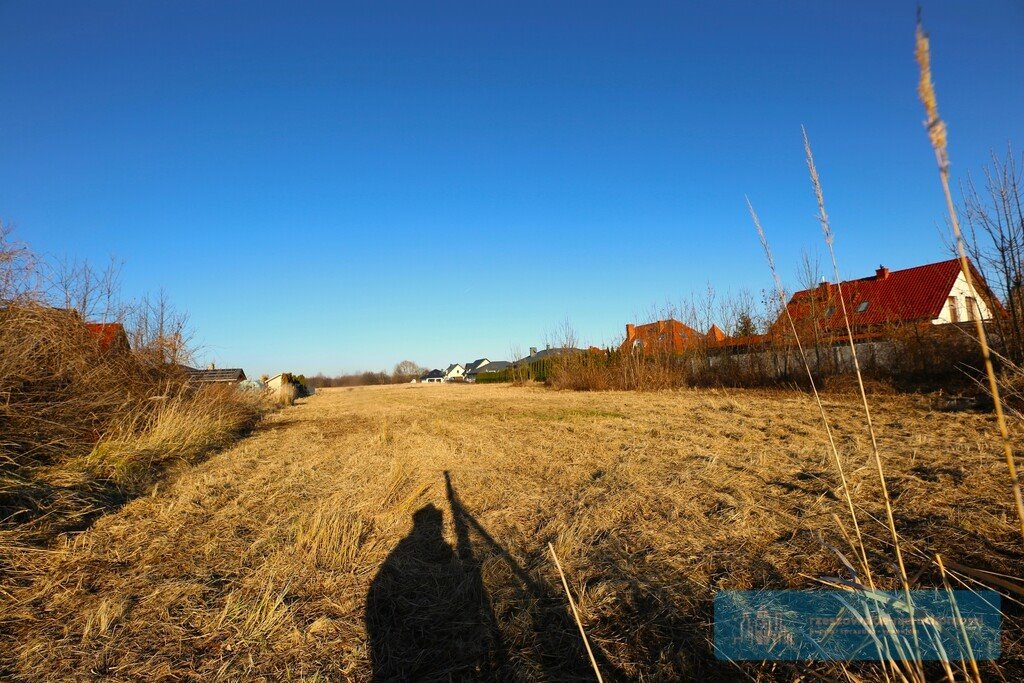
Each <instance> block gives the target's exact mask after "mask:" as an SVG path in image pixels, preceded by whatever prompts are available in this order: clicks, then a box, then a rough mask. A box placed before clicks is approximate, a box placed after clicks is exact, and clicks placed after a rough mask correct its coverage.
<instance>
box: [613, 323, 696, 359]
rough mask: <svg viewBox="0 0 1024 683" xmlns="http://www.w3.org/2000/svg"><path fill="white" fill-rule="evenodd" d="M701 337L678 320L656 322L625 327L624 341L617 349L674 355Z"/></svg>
mask: <svg viewBox="0 0 1024 683" xmlns="http://www.w3.org/2000/svg"><path fill="white" fill-rule="evenodd" d="M703 336H704V335H702V334H701V333H700V332H698V331H697V330H695V329H693V328H692V327H690V326H689V325H686V324H683V323H681V322H679V321H678V320H673V319H671V318H669V319H668V320H658V321H656V322H653V323H648V324H646V325H633V324H632V323H630V324H627V325H626V340H625V341H624V342H622V345H621V346H619V349H620V350H622V351H631V350H638V351H639V350H643V351H647V352H655V351H663V352H670V353H675V352H678V351H682V350H683V349H685V348H687V347H689V346H692V345H693V344H695V343H696V342H697V341H699V340H700V339H701V338H703Z"/></svg>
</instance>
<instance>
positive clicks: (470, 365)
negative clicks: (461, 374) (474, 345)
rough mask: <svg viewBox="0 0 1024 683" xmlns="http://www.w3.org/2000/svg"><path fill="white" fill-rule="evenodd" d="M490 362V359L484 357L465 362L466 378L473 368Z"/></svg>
mask: <svg viewBox="0 0 1024 683" xmlns="http://www.w3.org/2000/svg"><path fill="white" fill-rule="evenodd" d="M490 362H491V361H490V360H488V359H486V358H477V359H476V360H475V361H473V362H472V363H466V371H465V375H466V377H467V378H468V377H469V374H470V373H471V372H473V371H474V370H476V369H477V368H481V367H483V366H485V365H487V364H488V363H490Z"/></svg>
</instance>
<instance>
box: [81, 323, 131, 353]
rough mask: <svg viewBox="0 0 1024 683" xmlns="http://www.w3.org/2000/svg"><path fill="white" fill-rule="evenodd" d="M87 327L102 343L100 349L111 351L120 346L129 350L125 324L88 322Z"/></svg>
mask: <svg viewBox="0 0 1024 683" xmlns="http://www.w3.org/2000/svg"><path fill="white" fill-rule="evenodd" d="M85 328H86V329H87V330H89V333H90V334H92V335H93V336H94V337H96V340H97V341H98V342H99V344H100V350H102V351H109V350H110V349H112V348H115V347H118V348H123V349H124V350H126V351H127V350H128V349H129V348H130V347H129V345H128V335H127V334H125V331H124V325H122V324H121V323H86V324H85Z"/></svg>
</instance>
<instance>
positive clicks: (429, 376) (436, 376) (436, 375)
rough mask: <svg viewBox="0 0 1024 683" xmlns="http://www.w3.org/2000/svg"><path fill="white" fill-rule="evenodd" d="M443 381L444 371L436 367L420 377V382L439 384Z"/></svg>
mask: <svg viewBox="0 0 1024 683" xmlns="http://www.w3.org/2000/svg"><path fill="white" fill-rule="evenodd" d="M443 381H444V373H443V372H441V371H440V370H436V369H435V370H431V371H430V372H428V373H426V374H425V375H423V376H422V377H420V382H422V383H423V384H439V383H441V382H443Z"/></svg>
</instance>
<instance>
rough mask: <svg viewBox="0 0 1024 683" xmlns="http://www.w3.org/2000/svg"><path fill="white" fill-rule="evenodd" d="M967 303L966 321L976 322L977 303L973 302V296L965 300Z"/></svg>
mask: <svg viewBox="0 0 1024 683" xmlns="http://www.w3.org/2000/svg"><path fill="white" fill-rule="evenodd" d="M966 302H967V319H968V320H977V319H978V302H977V301H975V300H974V297H973V296H969V297H967V298H966Z"/></svg>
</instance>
